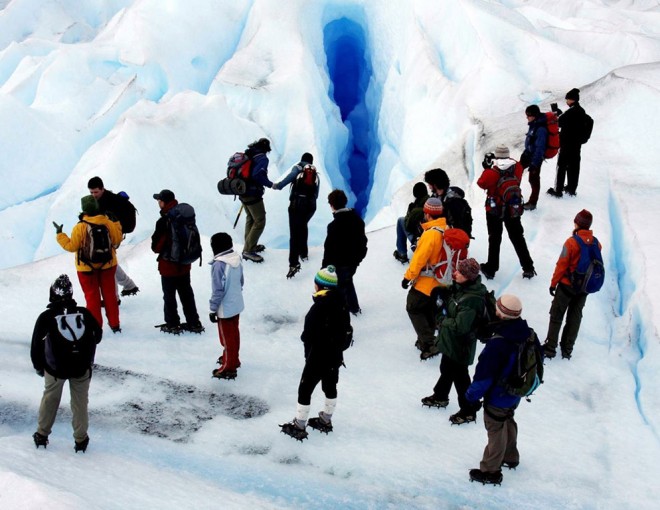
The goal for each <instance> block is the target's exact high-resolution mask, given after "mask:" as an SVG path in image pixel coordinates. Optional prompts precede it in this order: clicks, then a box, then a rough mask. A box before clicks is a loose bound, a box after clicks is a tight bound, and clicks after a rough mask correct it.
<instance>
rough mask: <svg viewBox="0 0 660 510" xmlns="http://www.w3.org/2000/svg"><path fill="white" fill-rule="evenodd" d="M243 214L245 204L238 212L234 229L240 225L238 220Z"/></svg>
mask: <svg viewBox="0 0 660 510" xmlns="http://www.w3.org/2000/svg"><path fill="white" fill-rule="evenodd" d="M242 212H243V204H241V208H240V209H239V210H238V214H237V215H236V221H234V228H236V225H238V218H240V217H241V213H242Z"/></svg>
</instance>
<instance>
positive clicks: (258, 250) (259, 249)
mask: <svg viewBox="0 0 660 510" xmlns="http://www.w3.org/2000/svg"><path fill="white" fill-rule="evenodd" d="M262 251H266V247H265V246H264V245H263V244H257V245H255V247H254V253H261V252H262Z"/></svg>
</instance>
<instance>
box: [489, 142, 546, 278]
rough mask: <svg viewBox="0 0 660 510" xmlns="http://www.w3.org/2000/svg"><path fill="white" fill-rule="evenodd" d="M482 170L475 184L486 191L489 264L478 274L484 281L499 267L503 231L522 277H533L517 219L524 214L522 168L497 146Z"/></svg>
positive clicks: (533, 272) (520, 223)
mask: <svg viewBox="0 0 660 510" xmlns="http://www.w3.org/2000/svg"><path fill="white" fill-rule="evenodd" d="M482 166H483V168H484V171H483V172H482V174H481V176H480V177H479V179H478V180H477V185H478V186H479V187H480V188H482V189H485V190H486V193H487V197H486V226H487V228H488V261H487V262H486V263H485V264H481V266H480V267H481V272H482V273H483V275H484V276H485V277H486V278H487V279H489V280H490V279H492V278H494V277H495V273H496V272H497V270H498V269H499V268H500V245H501V244H502V232H503V231H504V228H505V227H506V231H507V233H508V234H509V239H511V244H513V249H514V250H515V251H516V255H518V260H519V262H520V266H521V267H522V270H523V278H533V277H534V276H535V275H536V271H534V261H533V260H532V257H531V255H530V254H529V250H528V249H527V242H526V241H525V230H524V229H523V226H522V222H521V221H520V216H521V215H522V213H523V206H522V196H521V194H520V179H521V178H522V173H523V167H522V165H521V164H520V163H519V162H518V161H516V160H515V159H512V158H510V157H509V148H508V147H507V146H506V145H498V146H497V148H496V149H495V153H494V154H493V153H490V152H489V153H488V154H486V156H485V157H484V161H483V163H482Z"/></svg>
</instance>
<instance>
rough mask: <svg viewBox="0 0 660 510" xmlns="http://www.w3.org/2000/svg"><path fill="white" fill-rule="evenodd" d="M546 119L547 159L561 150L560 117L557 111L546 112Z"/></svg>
mask: <svg viewBox="0 0 660 510" xmlns="http://www.w3.org/2000/svg"><path fill="white" fill-rule="evenodd" d="M545 120H546V123H547V125H548V141H547V143H546V145H545V154H544V157H545V159H552V158H554V157H555V156H556V155H557V153H558V152H559V119H558V118H557V114H556V113H555V112H546V113H545Z"/></svg>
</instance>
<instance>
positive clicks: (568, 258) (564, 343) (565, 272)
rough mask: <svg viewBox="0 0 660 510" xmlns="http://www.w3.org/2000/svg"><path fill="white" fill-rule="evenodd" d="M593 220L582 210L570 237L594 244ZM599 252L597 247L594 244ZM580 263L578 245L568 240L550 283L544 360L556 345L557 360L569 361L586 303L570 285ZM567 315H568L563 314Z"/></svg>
mask: <svg viewBox="0 0 660 510" xmlns="http://www.w3.org/2000/svg"><path fill="white" fill-rule="evenodd" d="M592 222H593V216H592V215H591V213H590V212H589V211H587V210H586V209H582V210H581V211H580V212H579V213H577V215H576V216H575V220H574V225H575V228H574V230H573V234H577V235H578V236H580V238H581V239H582V240H583V241H584V242H585V243H586V244H587V245H591V244H592V243H593V242H594V235H593V232H592V231H591V230H590V229H591V223H592ZM598 246H599V248H600V243H599V244H598ZM579 260H580V246H579V245H578V242H577V241H576V240H575V239H574V238H573V236H571V237H569V238H568V239H567V240H566V242H565V243H564V246H563V248H562V250H561V255H559V260H557V265H556V266H555V272H554V273H553V275H552V281H551V282H550V295H551V296H553V299H552V305H551V307H550V325H549V326H548V335H547V336H546V340H545V344H543V351H544V354H545V357H546V358H554V357H555V356H556V354H557V343H559V344H560V346H561V357H562V358H565V359H570V358H571V354H572V352H573V346H574V345H575V340H576V339H577V335H578V331H579V330H580V323H581V322H582V309H583V308H584V305H585V303H586V302H587V294H582V293H578V292H576V291H575V290H573V287H572V285H571V279H570V277H571V274H572V273H573V272H574V271H575V268H576V267H577V265H578V261H579ZM567 312H568V313H567ZM564 315H566V324H565V326H564V330H563V331H562V334H561V342H559V331H560V330H561V325H562V322H563V321H564Z"/></svg>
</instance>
